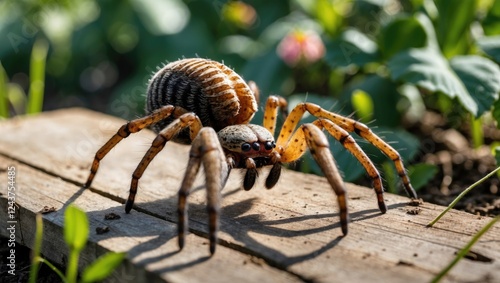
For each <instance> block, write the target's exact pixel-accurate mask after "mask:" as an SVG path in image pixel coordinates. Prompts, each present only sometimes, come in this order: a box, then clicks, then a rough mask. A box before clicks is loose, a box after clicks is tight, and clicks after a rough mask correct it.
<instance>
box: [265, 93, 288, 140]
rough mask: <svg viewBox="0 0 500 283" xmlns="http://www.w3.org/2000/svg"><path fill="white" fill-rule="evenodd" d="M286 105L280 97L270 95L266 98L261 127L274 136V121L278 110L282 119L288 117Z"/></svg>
mask: <svg viewBox="0 0 500 283" xmlns="http://www.w3.org/2000/svg"><path fill="white" fill-rule="evenodd" d="M287 106H288V103H287V102H286V100H285V99H284V98H283V97H281V96H276V95H271V96H269V98H267V101H266V109H265V110H264V121H263V122H262V126H263V127H264V128H266V129H267V130H269V132H271V134H272V135H273V136H274V132H275V130H276V120H277V117H278V109H280V110H281V112H282V113H283V116H284V118H285V119H286V117H287V116H288V110H287Z"/></svg>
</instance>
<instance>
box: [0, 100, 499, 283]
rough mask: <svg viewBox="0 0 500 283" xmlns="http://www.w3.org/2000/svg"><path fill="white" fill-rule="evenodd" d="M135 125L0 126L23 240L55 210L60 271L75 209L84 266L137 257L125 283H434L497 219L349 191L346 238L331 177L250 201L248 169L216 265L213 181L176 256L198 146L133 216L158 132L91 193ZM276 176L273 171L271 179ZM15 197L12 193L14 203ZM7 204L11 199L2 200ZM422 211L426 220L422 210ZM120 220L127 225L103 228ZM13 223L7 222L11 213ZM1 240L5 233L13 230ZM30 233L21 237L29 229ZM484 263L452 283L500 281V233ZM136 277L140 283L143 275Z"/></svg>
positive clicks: (489, 239)
mask: <svg viewBox="0 0 500 283" xmlns="http://www.w3.org/2000/svg"><path fill="white" fill-rule="evenodd" d="M123 123H124V121H123V120H120V119H117V118H114V117H110V116H107V115H103V114H100V113H96V112H91V111H88V110H84V109H67V110H60V111H53V112H46V113H43V114H41V115H38V116H32V117H21V118H15V119H11V120H8V121H3V122H0V132H1V133H2V136H1V137H0V155H2V156H3V157H1V159H0V164H1V166H0V172H2V178H3V179H2V182H3V183H5V182H6V181H5V176H6V174H5V173H3V172H4V171H2V170H6V168H7V166H9V165H10V164H14V165H15V166H16V168H18V176H17V179H18V182H19V184H18V185H19V190H18V197H17V200H16V201H17V203H18V205H19V206H20V207H21V219H20V223H22V229H21V230H22V237H21V236H19V237H18V238H16V239H22V241H23V242H24V244H26V245H28V246H31V243H32V238H31V236H30V235H31V234H32V230H33V227H34V222H33V221H34V220H33V219H34V213H36V212H37V211H39V210H40V209H41V208H43V206H44V205H49V206H54V207H55V208H56V209H57V212H55V213H53V214H47V215H45V216H44V223H45V225H46V226H47V227H49V228H48V229H47V230H46V235H45V241H44V255H45V256H47V257H49V258H50V259H52V260H55V261H58V262H61V261H63V258H64V255H65V254H66V251H65V248H64V244H63V242H62V241H63V239H62V236H61V235H62V230H61V224H62V215H63V210H64V207H65V206H66V205H67V204H69V203H71V202H76V204H77V205H78V206H80V207H82V208H83V209H84V210H85V211H87V213H88V215H89V218H90V219H91V229H92V231H94V229H95V228H96V227H97V226H103V225H106V226H109V227H110V229H111V232H109V233H107V234H103V235H96V234H95V233H94V234H93V235H92V236H91V239H90V241H89V244H88V247H87V248H86V250H85V253H84V257H85V260H82V265H86V264H88V263H89V262H91V261H92V260H94V259H95V258H96V257H97V256H98V255H100V254H102V253H104V252H105V251H128V255H127V263H126V264H124V265H123V266H122V267H121V268H120V270H118V271H117V272H115V273H114V278H115V280H117V281H120V282H123V281H126V280H127V279H130V280H131V281H146V280H149V281H150V279H151V278H154V281H169V282H186V281H190V282H191V281H192V282H200V281H204V282H224V281H231V282H235V280H237V281H238V282H255V281H257V280H258V281H264V282H282V281H286V282H293V281H310V282H339V281H342V282H366V281H369V282H429V280H430V279H431V278H432V277H433V276H435V274H437V273H438V272H439V271H440V270H441V269H442V268H443V267H445V266H446V265H447V264H448V263H449V262H450V261H451V260H452V259H453V257H454V255H455V253H456V252H457V251H458V250H459V249H460V248H461V247H463V246H464V245H465V243H467V242H468V241H469V240H470V238H471V236H472V235H473V234H474V233H476V232H477V231H478V230H479V229H480V228H481V227H483V226H484V225H485V224H486V223H487V222H488V221H489V220H490V218H487V217H479V216H474V215H470V214H467V213H464V212H460V211H455V210H453V211H452V212H451V213H449V214H447V215H446V216H445V217H444V218H443V219H442V220H441V221H440V222H439V223H438V224H437V225H436V226H435V227H434V228H427V227H425V225H426V224H427V223H428V222H429V221H430V220H431V219H432V218H433V217H435V216H436V215H437V214H438V213H439V212H440V211H441V210H442V209H443V207H440V206H436V205H432V204H428V203H424V204H422V205H420V206H419V207H417V208H415V207H413V206H409V205H408V201H409V199H408V198H406V197H402V196H397V195H391V194H386V195H385V199H386V202H387V205H388V208H389V211H388V212H387V213H386V214H380V212H379V211H378V208H377V203H376V198H375V194H374V192H373V190H371V189H369V188H364V187H359V186H355V185H352V184H347V188H348V202H349V203H348V207H349V210H350V217H351V223H350V224H349V229H350V230H349V234H348V235H347V236H346V237H342V233H341V231H340V227H339V221H338V220H339V219H338V209H337V205H336V199H335V195H334V193H333V191H332V189H331V188H330V187H329V185H328V183H327V182H326V180H325V179H324V178H322V177H318V176H313V175H306V174H302V173H298V172H293V171H288V170H285V171H284V172H283V174H282V177H281V180H280V181H279V182H278V185H277V186H276V187H275V188H273V189H272V190H266V189H265V188H264V186H263V179H264V178H260V179H259V183H258V184H257V186H256V187H255V188H254V189H252V190H251V191H249V192H246V191H243V190H242V189H241V188H240V187H241V180H242V175H241V173H240V172H238V171H234V172H232V173H231V177H230V179H229V181H228V184H227V185H226V187H225V189H224V190H223V192H222V194H223V207H222V215H221V231H220V233H219V238H220V244H219V247H218V249H217V252H216V255H215V256H214V257H213V258H209V257H208V256H209V252H208V246H207V242H208V240H206V233H207V225H206V223H207V214H206V212H205V192H204V187H203V174H200V176H198V178H197V180H196V182H195V189H194V191H193V193H192V194H191V195H190V197H189V199H188V201H189V203H190V209H189V221H190V223H189V225H190V231H191V234H190V235H189V237H188V238H187V242H186V247H185V249H184V250H182V251H181V252H177V246H176V243H177V242H176V241H177V239H176V224H175V222H176V220H177V217H176V202H177V196H176V194H177V190H178V188H179V185H180V180H181V178H182V176H183V172H184V171H185V167H186V164H187V156H188V150H189V147H188V146H182V145H178V144H175V143H169V144H167V146H166V148H165V149H164V150H163V151H162V152H161V153H160V154H159V155H158V156H157V157H156V159H155V160H154V161H153V162H152V163H151V165H150V166H149V168H148V169H147V170H146V172H145V174H144V176H143V178H142V179H141V180H140V182H139V190H138V194H137V198H136V207H135V210H133V211H132V213H130V214H125V212H124V208H123V205H122V203H124V200H125V199H126V197H127V196H128V187H129V185H130V184H129V183H130V176H131V174H132V172H133V170H134V169H135V167H136V166H137V164H138V162H139V160H140V159H141V158H142V155H143V154H144V153H145V152H146V150H147V148H148V147H149V145H150V143H151V141H152V139H153V138H154V134H153V133H152V132H151V131H149V130H145V131H142V132H140V133H138V134H134V135H132V136H131V137H129V138H127V139H125V140H124V141H122V142H121V143H120V144H118V146H117V147H116V148H115V149H113V150H112V151H111V152H110V153H109V154H108V156H106V157H105V158H104V159H103V161H102V163H101V167H100V169H99V172H98V173H97V176H96V179H95V181H94V183H93V185H92V187H91V189H89V190H82V189H80V187H79V186H80V184H82V183H83V182H84V181H85V179H86V177H87V174H88V170H89V168H90V164H91V162H92V159H93V156H94V154H95V152H96V150H97V149H98V148H99V147H100V146H101V145H102V144H103V143H104V142H105V141H106V140H107V139H108V138H109V137H110V136H111V135H113V134H114V133H115V132H116V130H117V129H118V128H119V126H120V125H121V124H123ZM260 175H261V176H266V170H263V172H261V174H260ZM3 193H4V192H2V194H3ZM0 200H1V202H2V207H3V206H4V205H5V202H6V199H5V194H3V195H2V196H1V199H0ZM415 209H418V213H417V214H413V213H412V211H413V210H415ZM110 212H114V213H116V214H118V215H120V216H121V218H120V219H119V220H118V221H116V222H114V221H105V220H103V215H104V214H106V213H110ZM0 221H2V223H5V221H6V220H5V216H4V215H3V214H2V219H0ZM1 233H2V235H5V233H6V231H5V230H3V229H2V232H1ZM19 233H21V231H19ZM473 251H474V253H476V254H478V255H481V256H482V258H483V259H486V262H485V261H479V260H470V259H466V260H462V261H461V262H460V263H459V264H458V265H457V266H456V267H455V268H454V269H452V271H451V272H450V274H449V275H448V276H447V277H446V278H445V282H488V281H490V282H499V281H500V227H498V225H496V226H494V227H493V228H492V229H491V230H490V231H489V232H488V233H487V234H485V235H484V236H483V238H482V239H481V240H480V241H479V242H478V243H477V244H476V245H475V246H474V248H473ZM132 277H133V278H132Z"/></svg>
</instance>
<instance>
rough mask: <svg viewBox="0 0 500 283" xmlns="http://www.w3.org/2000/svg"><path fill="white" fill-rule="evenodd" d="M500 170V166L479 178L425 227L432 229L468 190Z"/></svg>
mask: <svg viewBox="0 0 500 283" xmlns="http://www.w3.org/2000/svg"><path fill="white" fill-rule="evenodd" d="M499 170H500V166H499V167H497V168H496V169H495V170H493V171H491V172H490V173H488V175H486V176H484V177H483V178H481V179H480V180H479V181H477V182H475V183H474V184H472V185H470V186H469V187H468V188H467V189H465V190H464V191H463V192H462V193H460V195H458V196H457V197H456V198H455V199H454V200H453V201H452V202H451V203H450V205H448V207H447V208H446V209H445V210H443V212H441V213H440V214H439V215H438V216H437V217H436V218H434V220H432V221H431V222H430V223H429V224H427V227H432V226H433V225H434V224H436V222H438V221H439V219H441V217H443V215H445V214H446V212H448V211H449V210H450V209H452V208H453V207H454V206H455V205H456V204H457V203H458V202H459V201H460V200H461V199H462V198H463V197H464V196H465V195H466V194H467V193H468V192H469V191H470V190H472V189H473V188H475V187H476V186H477V185H479V184H481V183H482V182H484V180H486V179H488V178H489V177H491V176H493V175H494V174H495V173H496V172H497V171H499Z"/></svg>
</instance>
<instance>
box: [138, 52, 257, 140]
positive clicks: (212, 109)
mask: <svg viewBox="0 0 500 283" xmlns="http://www.w3.org/2000/svg"><path fill="white" fill-rule="evenodd" d="M164 105H174V106H180V107H182V108H184V109H186V110H188V111H190V112H194V113H196V115H198V117H200V120H201V122H202V124H203V126H206V127H212V128H214V129H215V130H216V131H219V130H221V129H222V128H224V127H226V126H229V125H234V124H246V123H248V122H249V121H250V120H251V119H252V117H253V115H254V113H255V112H256V111H257V102H256V100H255V96H254V94H253V92H252V90H251V89H250V87H249V86H248V85H247V84H246V83H245V81H244V80H243V79H242V78H241V77H240V76H239V75H238V74H237V73H236V72H234V71H233V70H231V69H230V68H228V67H227V66H225V65H224V64H221V63H218V62H215V61H211V60H207V59H201V58H192V59H182V60H179V61H175V62H172V63H169V64H167V65H166V66H165V67H163V68H162V69H161V70H160V71H158V72H157V73H156V74H155V75H154V76H153V78H152V79H151V80H150V83H149V87H148V92H147V102H146V111H147V113H148V114H149V113H151V112H152V111H154V110H156V109H158V108H160V107H162V106H164ZM173 119H174V117H169V118H168V119H166V120H165V121H161V122H160V123H157V124H156V125H154V126H153V130H155V131H156V132H159V131H160V130H161V129H163V128H164V127H166V126H167V125H168V124H170V123H171V122H172V121H173ZM178 137H179V138H178V139H177V141H179V142H184V143H189V142H190V140H189V136H188V135H187V134H186V133H180V134H179V136H178Z"/></svg>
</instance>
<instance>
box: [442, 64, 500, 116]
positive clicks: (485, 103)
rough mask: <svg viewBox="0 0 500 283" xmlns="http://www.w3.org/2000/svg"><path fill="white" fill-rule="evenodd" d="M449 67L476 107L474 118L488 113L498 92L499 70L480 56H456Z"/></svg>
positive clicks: (499, 89)
mask: <svg viewBox="0 0 500 283" xmlns="http://www.w3.org/2000/svg"><path fill="white" fill-rule="evenodd" d="M450 65H451V67H452V68H453V70H454V71H455V73H456V74H457V75H458V77H459V78H460V80H461V81H462V82H463V83H464V85H465V87H466V88H467V91H468V92H469V94H470V95H471V97H472V99H473V100H474V101H475V103H476V105H477V106H478V110H477V112H476V113H475V117H476V118H477V117H480V116H481V115H482V114H483V113H484V112H486V111H489V110H490V109H491V107H492V105H493V102H495V100H497V99H498V93H499V92H500V68H499V67H498V65H497V64H495V63H494V62H493V61H491V60H489V59H487V58H483V57H480V56H475V55H470V56H456V57H453V58H452V59H451V61H450Z"/></svg>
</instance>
